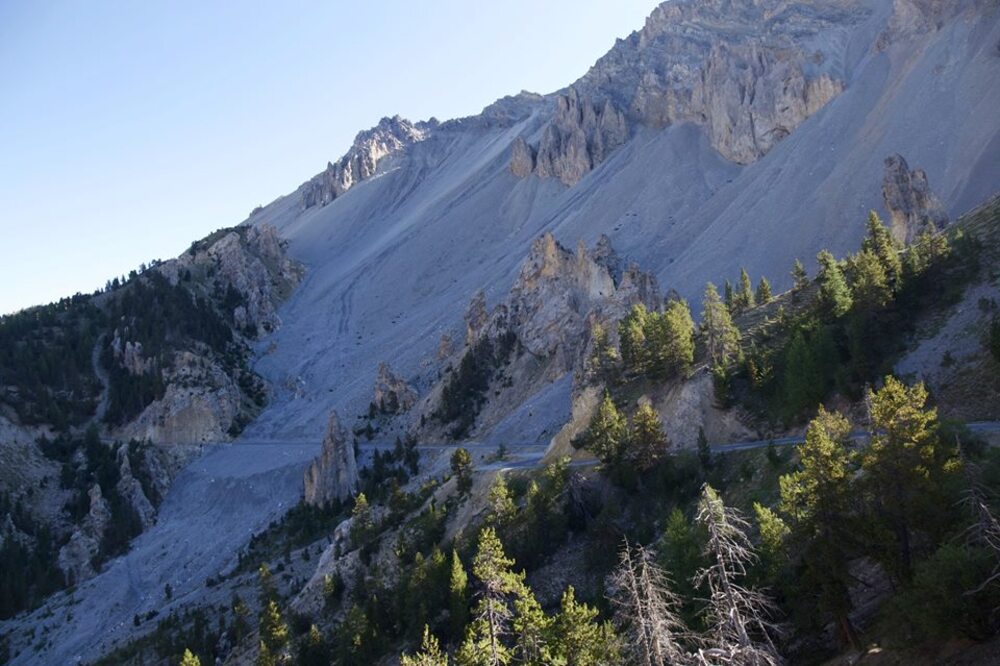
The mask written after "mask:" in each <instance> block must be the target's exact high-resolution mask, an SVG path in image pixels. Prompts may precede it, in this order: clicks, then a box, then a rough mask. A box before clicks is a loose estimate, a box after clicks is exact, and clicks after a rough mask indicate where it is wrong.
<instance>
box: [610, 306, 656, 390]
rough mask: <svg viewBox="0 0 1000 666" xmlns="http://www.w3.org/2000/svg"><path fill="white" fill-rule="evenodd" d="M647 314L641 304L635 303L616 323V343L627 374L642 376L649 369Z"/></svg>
mask: <svg viewBox="0 0 1000 666" xmlns="http://www.w3.org/2000/svg"><path fill="white" fill-rule="evenodd" d="M649 316H650V314H649V312H648V311H647V310H646V306H645V305H643V304H642V303H636V304H635V305H633V306H632V309H631V310H629V313H628V314H627V315H625V316H624V317H623V318H622V320H621V321H619V322H618V342H619V345H620V346H621V352H622V353H621V357H622V362H623V363H624V365H625V369H626V370H627V371H628V372H631V373H634V374H642V373H644V372H646V371H647V370H648V369H649V363H650V357H649V350H648V349H647V346H646V345H647V343H646V330H647V329H648V326H649V323H648V321H649Z"/></svg>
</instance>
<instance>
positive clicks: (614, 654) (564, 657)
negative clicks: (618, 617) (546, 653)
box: [545, 585, 621, 666]
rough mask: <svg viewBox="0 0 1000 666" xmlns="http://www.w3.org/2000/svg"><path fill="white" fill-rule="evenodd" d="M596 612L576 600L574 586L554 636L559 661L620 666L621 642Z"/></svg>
mask: <svg viewBox="0 0 1000 666" xmlns="http://www.w3.org/2000/svg"><path fill="white" fill-rule="evenodd" d="M597 615H598V611H597V609H596V608H593V607H591V606H588V605H587V604H584V603H580V602H579V601H577V600H576V592H575V591H574V590H573V586H572V585H571V586H570V587H568V588H567V589H566V591H565V592H564V593H563V596H562V601H561V603H560V605H559V613H558V614H557V615H556V617H555V622H554V623H553V627H552V633H553V634H554V636H555V640H554V643H555V645H554V647H553V650H552V652H554V653H555V655H556V660H552V661H548V662H545V663H546V664H551V663H565V664H572V665H573V666H606V665H607V666H610V664H618V663H621V662H620V658H619V650H618V644H617V643H618V641H617V637H616V636H615V633H614V630H613V629H612V628H611V625H610V624H608V623H606V622H604V623H600V622H597Z"/></svg>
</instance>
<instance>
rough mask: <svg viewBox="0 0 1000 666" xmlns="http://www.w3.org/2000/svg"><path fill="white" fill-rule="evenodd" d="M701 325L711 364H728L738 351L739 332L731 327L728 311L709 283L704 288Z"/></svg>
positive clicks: (731, 322)
mask: <svg viewBox="0 0 1000 666" xmlns="http://www.w3.org/2000/svg"><path fill="white" fill-rule="evenodd" d="M701 325H702V329H703V330H704V332H705V345H706V347H707V348H708V354H709V357H710V358H711V360H712V364H713V365H725V364H728V363H729V362H730V361H731V360H732V358H733V356H735V355H736V353H737V352H738V351H739V343H740V332H739V330H737V328H736V326H734V325H733V319H732V317H731V316H730V314H729V310H728V309H727V308H726V306H725V305H723V303H722V301H721V300H720V299H719V292H718V291H717V290H716V288H715V285H714V284H712V283H711V282H709V283H708V284H707V285H706V286H705V298H704V300H703V301H702V311H701Z"/></svg>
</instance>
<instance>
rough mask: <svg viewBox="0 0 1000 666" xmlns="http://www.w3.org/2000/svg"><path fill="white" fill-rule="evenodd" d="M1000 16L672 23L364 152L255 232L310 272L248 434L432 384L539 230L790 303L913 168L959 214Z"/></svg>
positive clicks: (973, 194) (733, 14)
mask: <svg viewBox="0 0 1000 666" xmlns="http://www.w3.org/2000/svg"><path fill="white" fill-rule="evenodd" d="M994 4H995V3H990V2H972V1H963V2H959V3H946V5H943V4H941V3H927V2H921V1H917V0H865V1H862V0H854V1H851V0H844V1H842V2H835V3H828V2H812V1H808V0H780V1H779V0H757V1H751V0H739V1H734V0H726V1H723V0H714V1H712V2H689V1H687V0H680V1H677V2H670V3H664V5H662V6H661V7H660V8H659V9H657V10H656V11H655V12H654V14H653V15H652V16H651V17H650V19H649V20H648V21H647V25H646V26H645V27H644V28H643V30H642V31H640V32H637V33H635V34H633V35H632V36H630V37H628V38H627V39H625V40H620V41H619V42H618V43H617V44H616V45H615V46H614V48H613V49H612V51H611V52H610V53H609V54H608V55H607V56H605V57H604V58H602V59H601V60H600V61H599V62H598V63H597V64H596V65H595V66H594V68H592V70H591V71H590V72H589V73H587V75H586V76H584V77H583V78H582V79H580V81H578V82H577V83H576V84H574V85H573V86H572V87H571V88H568V89H567V90H565V91H562V92H560V93H557V94H554V95H550V96H538V95H531V94H521V95H519V96H517V97H513V98H505V99H503V100H501V101H499V102H497V103H496V104H495V105H493V106H491V107H489V108H488V109H486V110H485V111H484V113H483V114H482V115H480V116H476V117H473V118H466V119H461V120H456V121H448V122H444V123H440V124H428V125H422V126H419V138H420V140H419V141H417V140H415V137H416V134H417V132H415V131H414V130H409V129H408V130H407V131H405V132H402V135H403V136H405V137H410V138H405V139H400V140H399V141H398V142H394V143H393V145H394V146H398V147H396V148H393V149H392V150H384V149H382V148H381V147H369V148H365V145H367V144H365V142H364V141H362V142H361V143H360V144H358V145H356V146H355V148H353V149H352V152H351V153H349V156H348V157H349V158H350V159H349V161H350V160H355V159H356V158H357V155H358V151H359V150H361V151H362V153H364V155H366V156H367V157H365V158H364V159H362V161H365V162H366V163H375V164H377V167H376V171H377V173H378V177H377V178H368V179H367V180H364V181H362V182H360V183H356V184H355V185H354V186H353V187H352V188H351V189H350V191H349V192H347V193H346V194H343V195H341V196H338V197H337V198H336V199H334V200H332V201H331V202H330V203H328V204H327V205H325V206H319V205H314V206H310V207H308V208H306V209H305V210H303V203H302V194H301V192H296V193H293V194H291V195H289V196H287V197H285V198H282V199H279V200H278V201H276V202H274V203H273V204H271V205H269V206H266V207H264V208H263V209H261V210H259V211H256V212H255V213H254V215H252V216H251V218H250V220H249V223H250V224H253V225H256V224H261V223H265V222H267V223H271V224H274V225H275V226H276V227H277V228H278V229H279V231H280V233H281V234H282V235H283V236H284V237H286V238H288V240H289V243H290V245H289V249H290V252H291V253H292V254H293V256H295V257H297V258H299V259H300V260H302V261H303V262H304V263H305V264H306V265H307V266H308V268H309V271H308V276H307V278H306V281H305V283H304V284H303V286H302V288H301V289H299V290H298V291H297V292H296V294H295V295H294V296H293V297H292V298H291V300H290V301H289V303H288V305H287V308H286V310H284V311H283V313H282V315H283V319H284V320H285V322H286V325H285V326H284V327H283V329H282V330H281V331H280V332H279V333H278V334H277V335H275V336H274V337H273V338H272V339H270V340H268V342H267V343H266V345H267V350H268V353H267V355H266V356H264V357H263V358H262V359H261V361H260V362H259V363H258V365H257V368H258V370H259V371H260V372H262V373H263V374H264V375H265V376H267V377H269V378H270V379H271V380H272V381H273V383H274V384H276V385H280V386H283V387H284V389H283V390H282V391H279V395H277V396H276V402H275V405H274V408H273V409H270V410H268V411H267V412H265V414H264V415H263V416H262V418H261V419H259V420H258V421H257V422H256V423H255V424H254V425H253V426H252V428H253V433H254V434H255V435H264V434H274V435H282V436H288V435H292V436H301V435H310V436H316V437H319V435H320V434H321V432H322V429H323V424H324V423H325V420H326V414H327V413H328V410H329V408H330V407H331V406H334V407H337V408H338V409H340V410H341V413H342V414H344V415H345V418H348V419H349V418H351V417H352V416H355V415H357V414H361V413H362V412H364V411H365V409H366V408H367V405H368V403H369V402H370V400H371V397H370V386H371V382H372V378H373V376H374V374H375V369H376V368H377V366H378V364H379V363H380V362H381V361H385V360H391V361H392V364H393V368H394V370H395V371H396V372H397V373H399V374H400V375H401V376H402V377H403V378H405V379H409V380H413V381H414V382H416V383H417V384H421V382H423V383H422V384H421V385H424V386H426V385H427V381H429V378H431V377H432V376H433V374H434V373H436V370H437V369H439V365H438V364H437V361H436V352H437V348H438V345H439V342H440V339H441V337H442V335H443V334H448V335H450V336H451V338H452V339H453V340H461V339H463V336H464V331H463V330H462V329H463V324H462V322H461V320H460V318H459V317H458V315H457V313H459V312H462V311H463V310H464V308H465V306H466V304H467V303H469V301H470V300H471V298H472V296H473V294H474V293H475V291H476V290H477V289H479V288H480V287H484V288H485V289H486V300H487V303H495V302H496V301H497V300H498V299H499V298H500V297H501V296H502V295H503V294H505V293H506V292H507V290H508V289H509V287H510V286H511V285H512V284H513V283H514V281H515V279H516V277H517V270H518V265H519V262H520V260H521V258H522V257H523V256H525V255H526V253H527V252H528V250H529V247H530V244H531V243H532V242H533V240H534V239H535V238H536V237H537V236H539V235H540V234H541V233H543V232H549V233H552V234H554V236H555V237H556V238H557V239H558V240H559V241H561V242H563V243H564V244H566V245H568V246H570V247H572V246H574V245H575V244H576V243H577V242H578V241H580V240H583V241H585V242H588V243H593V242H594V241H596V239H597V238H598V237H599V236H600V235H601V234H607V235H608V236H609V237H610V238H611V241H612V242H613V244H614V246H615V247H616V248H617V249H618V250H619V252H621V253H622V255H623V256H628V257H629V258H630V259H633V260H635V261H637V262H638V263H639V264H640V265H642V266H643V267H645V268H647V269H650V270H653V272H654V273H655V275H656V277H657V278H658V280H659V283H660V284H661V285H662V287H663V288H664V289H667V290H675V291H676V292H678V293H679V294H680V295H681V296H684V297H687V298H689V299H692V298H693V297H695V296H696V295H697V294H698V293H699V292H700V290H701V287H702V286H703V285H704V283H705V282H706V281H707V280H709V279H713V280H718V279H720V277H723V276H725V275H726V274H727V273H729V274H730V275H731V276H732V278H733V279H735V278H736V277H737V274H736V272H737V267H738V266H740V265H743V266H745V267H746V268H747V269H748V271H749V272H750V274H751V275H754V276H759V275H767V276H768V277H769V279H771V281H772V282H773V283H775V286H776V287H778V288H783V287H786V286H788V284H789V281H790V278H789V277H788V273H787V271H788V269H789V268H790V267H791V264H792V263H793V260H794V259H795V258H796V257H799V258H802V259H803V260H804V261H805V262H806V263H807V265H809V264H810V263H811V258H812V257H813V256H814V255H815V254H816V252H817V251H818V250H819V249H820V248H823V247H826V248H829V249H831V250H832V251H833V252H834V253H836V254H843V253H845V252H847V251H849V250H851V249H853V248H854V247H856V245H857V242H858V240H859V238H860V236H861V233H862V222H863V220H864V219H865V212H866V211H867V210H868V209H869V208H876V209H879V210H884V208H883V204H882V201H883V197H882V192H881V189H880V185H881V183H882V182H883V174H884V168H885V167H884V160H885V159H886V158H887V157H889V156H891V155H895V154H897V153H898V154H899V155H901V156H902V157H903V158H905V160H906V161H907V162H908V164H909V169H911V170H913V171H914V172H916V171H917V170H921V171H922V172H923V174H924V175H925V176H926V179H927V180H928V181H929V183H930V187H931V188H932V189H933V190H934V191H935V192H936V193H937V194H938V196H939V197H940V200H941V203H942V204H943V206H944V209H945V211H946V212H947V213H949V214H951V215H952V216H954V215H955V214H956V213H959V212H961V211H964V210H967V209H969V208H970V207H972V206H973V205H976V204H978V203H979V202H981V201H983V200H984V199H986V198H987V197H988V196H989V195H990V194H992V193H993V192H994V191H995V189H996V188H997V182H996V178H995V173H996V168H997V165H998V164H1000V118H998V117H997V115H996V113H995V112H994V110H995V109H996V108H997V107H998V106H1000V90H998V88H997V86H991V85H986V84H985V82H988V81H994V80H997V79H998V75H1000V55H998V52H997V48H996V45H997V43H998V41H1000V18H998V17H1000V14H998V11H997V9H996V7H995V6H994ZM380 127H381V128H382V130H383V131H388V129H391V128H397V129H396V130H393V131H392V134H393V136H396V135H397V134H399V131H397V130H399V129H400V128H417V127H418V126H417V125H410V124H408V123H406V124H404V123H403V121H399V120H394V121H384V122H383V123H382V124H381V125H380ZM377 133H378V132H377ZM404 144H405V145H404ZM358 159H361V158H358ZM567 183H573V184H571V185H570V184H567ZM885 217H886V219H893V218H892V217H891V216H890V215H888V214H886V215H885ZM261 351H264V350H263V349H262V350H261ZM318 396H324V398H323V399H320V398H319V397H318ZM331 401H332V402H333V403H334V404H333V405H331V404H329V403H330V402H331Z"/></svg>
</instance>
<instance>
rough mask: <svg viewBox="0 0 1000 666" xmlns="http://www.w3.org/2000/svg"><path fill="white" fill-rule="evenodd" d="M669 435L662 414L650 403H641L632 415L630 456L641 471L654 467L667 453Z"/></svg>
mask: <svg viewBox="0 0 1000 666" xmlns="http://www.w3.org/2000/svg"><path fill="white" fill-rule="evenodd" d="M668 446H669V442H667V435H666V433H664V432H663V424H662V423H661V422H660V416H659V414H657V413H656V410H654V409H653V407H652V405H650V404H649V403H643V404H641V405H639V408H638V409H637V410H636V412H635V416H634V417H632V437H631V447H630V451H629V452H630V458H631V459H632V462H633V464H634V465H635V466H636V469H638V470H639V471H640V472H645V471H647V470H649V469H652V468H653V467H654V466H655V465H656V463H658V462H659V461H660V459H661V458H663V456H664V455H666V453H667V447H668Z"/></svg>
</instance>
